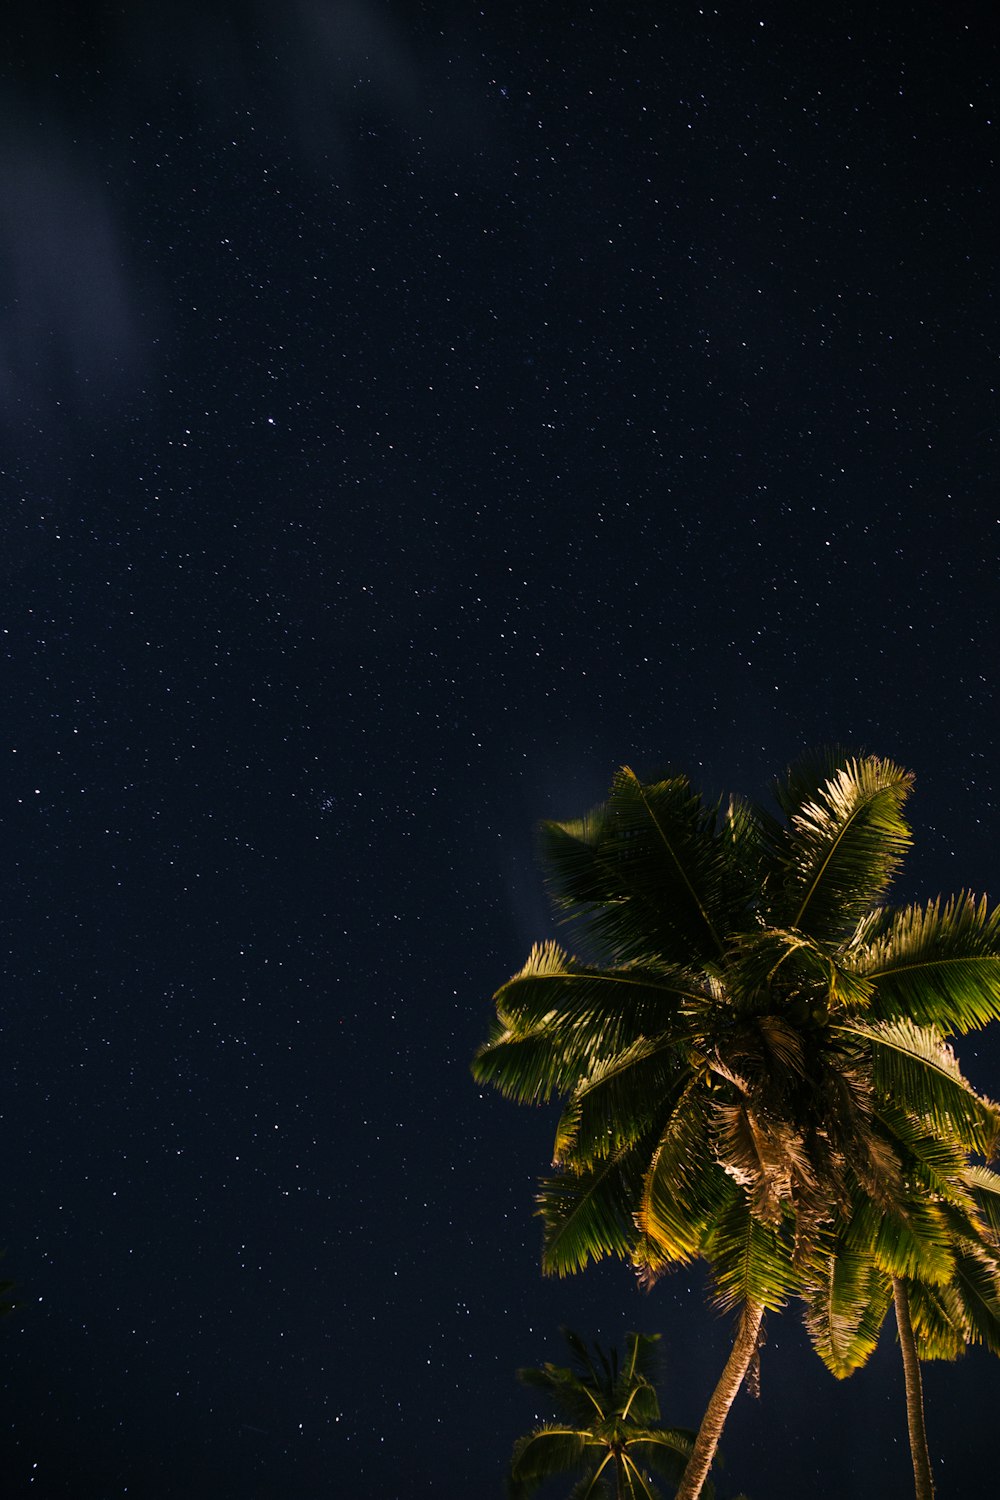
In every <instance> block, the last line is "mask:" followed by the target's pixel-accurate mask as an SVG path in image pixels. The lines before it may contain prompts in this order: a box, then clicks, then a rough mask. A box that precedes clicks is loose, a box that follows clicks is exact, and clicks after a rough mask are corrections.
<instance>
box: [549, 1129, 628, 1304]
mask: <svg viewBox="0 0 1000 1500" xmlns="http://www.w3.org/2000/svg"><path fill="white" fill-rule="evenodd" d="M649 1151H650V1145H649V1142H648V1140H644V1141H639V1142H637V1143H636V1144H635V1145H634V1146H630V1147H628V1148H626V1149H625V1150H623V1151H620V1152H618V1153H617V1155H615V1156H613V1157H610V1158H609V1159H608V1160H607V1161H603V1162H599V1163H597V1164H596V1165H595V1166H593V1167H581V1168H580V1169H579V1170H576V1169H575V1168H572V1167H569V1168H567V1169H566V1170H564V1171H563V1172H560V1173H559V1174H558V1175H557V1176H554V1177H547V1178H543V1179H542V1181H541V1182H540V1183H539V1191H538V1205H539V1207H538V1212H539V1215H540V1217H541V1219H542V1223H543V1225H544V1231H545V1232H544V1239H543V1249H542V1270H543V1271H544V1273H545V1274H546V1275H547V1276H552V1275H555V1276H567V1275H570V1274H572V1273H573V1272H575V1271H582V1270H583V1268H584V1266H585V1265H587V1264H588V1262H589V1261H591V1260H601V1259H603V1258H604V1257H605V1256H607V1255H616V1256H618V1257H619V1258H620V1259H627V1258H629V1257H630V1256H631V1253H632V1249H633V1246H634V1244H635V1241H636V1228H635V1222H634V1219H633V1217H632V1209H633V1205H634V1204H635V1202H636V1200H637V1198H638V1196H639V1191H640V1187H641V1183H642V1169H643V1166H644V1164H645V1162H646V1161H648V1159H649Z"/></svg>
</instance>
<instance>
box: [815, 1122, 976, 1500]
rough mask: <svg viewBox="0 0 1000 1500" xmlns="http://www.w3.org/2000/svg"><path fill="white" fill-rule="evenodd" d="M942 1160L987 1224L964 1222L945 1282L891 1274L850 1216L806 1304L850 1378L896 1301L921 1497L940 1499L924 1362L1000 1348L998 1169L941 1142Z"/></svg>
mask: <svg viewBox="0 0 1000 1500" xmlns="http://www.w3.org/2000/svg"><path fill="white" fill-rule="evenodd" d="M949 1156H950V1160H949ZM937 1166H938V1169H939V1170H945V1171H950V1173H951V1175H952V1177H953V1180H954V1181H955V1182H961V1181H964V1184H965V1187H966V1189H967V1190H968V1192H969V1194H970V1195H971V1197H972V1199H973V1202H974V1205H975V1208H977V1209H978V1214H977V1215H976V1217H977V1218H978V1219H979V1220H980V1222H983V1223H985V1225H986V1226H987V1227H986V1232H985V1234H984V1235H981V1236H980V1237H977V1238H970V1237H969V1233H968V1230H969V1223H968V1220H965V1221H964V1222H962V1221H959V1222H958V1223H956V1225H955V1237H954V1242H953V1245H952V1252H953V1257H954V1265H953V1272H952V1277H951V1280H950V1281H949V1282H948V1283H947V1284H946V1285H943V1286H942V1285H935V1284H934V1283H928V1282H924V1281H921V1280H920V1279H913V1278H904V1277H898V1276H897V1277H891V1276H887V1275H886V1274H885V1273H884V1272H882V1271H881V1270H880V1269H879V1266H878V1264H877V1263H876V1261H875V1259H874V1257H873V1255H872V1253H871V1247H870V1244H869V1245H867V1246H866V1245H865V1243H864V1239H863V1237H859V1236H858V1235H857V1233H856V1232H855V1229H854V1226H853V1225H852V1223H851V1222H850V1220H848V1221H847V1222H846V1223H845V1225H844V1226H843V1227H842V1229H841V1232H840V1234H839V1235H838V1241H837V1245H836V1249H835V1251H834V1253H833V1254H832V1255H831V1257H830V1259H829V1262H828V1264H827V1265H826V1266H825V1267H824V1274H823V1276H822V1278H821V1280H820V1281H819V1282H818V1283H817V1284H816V1286H815V1287H814V1288H812V1289H811V1290H810V1292H809V1294H808V1296H807V1300H806V1311H805V1324H806V1329H807V1331H808V1333H809V1337H810V1339H811V1341H812V1344H813V1347H814V1348H815V1349H816V1352H817V1353H818V1354H819V1356H820V1358H821V1359H822V1360H823V1363H824V1364H825V1365H826V1367H827V1369H829V1370H830V1371H832V1373H833V1374H834V1375H836V1376H837V1377H838V1378H841V1379H843V1378H844V1377H845V1376H848V1375H851V1374H853V1373H854V1371H855V1370H857V1369H858V1368H860V1366H862V1365H863V1364H865V1363H866V1362H867V1360H868V1358H869V1357H870V1355H871V1354H872V1353H873V1352H874V1350H875V1346H876V1344H877V1343H878V1339H879V1336H880V1334H881V1331H882V1327H883V1325H884V1322H885V1319H886V1316H887V1313H888V1309H889V1305H890V1303H891V1304H892V1305H893V1308H894V1311H895V1317H896V1329H897V1334H898V1338H899V1345H900V1352H901V1355H902V1361H903V1376H904V1383H905V1392H906V1414H907V1428H908V1432H909V1438H910V1454H911V1458H912V1462H913V1477H914V1493H915V1496H916V1500H932V1497H933V1494H934V1483H933V1478H932V1474H931V1464H930V1453H929V1450H928V1445H927V1433H926V1426H925V1419H924V1402H923V1382H922V1379H921V1375H920V1362H921V1361H923V1360H935V1359H936V1360H942V1359H947V1360H954V1359H958V1358H960V1356H961V1355H963V1354H964V1353H965V1352H966V1350H967V1349H968V1348H969V1347H970V1346H971V1345H973V1344H983V1345H985V1346H986V1347H987V1348H988V1349H990V1350H991V1351H992V1352H993V1353H994V1354H1000V1251H998V1245H1000V1177H998V1176H997V1175H996V1174H995V1173H993V1172H990V1171H988V1170H987V1169H986V1168H984V1167H979V1166H971V1167H970V1166H967V1165H966V1164H965V1163H964V1162H963V1160H962V1158H961V1154H960V1153H958V1152H955V1151H951V1152H950V1153H949V1152H948V1151H947V1149H946V1148H944V1147H940V1146H939V1155H938V1160H937Z"/></svg>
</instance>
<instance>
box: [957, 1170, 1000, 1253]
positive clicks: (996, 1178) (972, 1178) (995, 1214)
mask: <svg viewBox="0 0 1000 1500" xmlns="http://www.w3.org/2000/svg"><path fill="white" fill-rule="evenodd" d="M964 1182H965V1185H966V1186H967V1187H968V1188H969V1189H970V1190H971V1192H972V1194H973V1197H974V1198H975V1201H976V1207H977V1208H978V1209H979V1212H980V1214H981V1215H982V1217H983V1220H984V1221H985V1224H986V1227H987V1230H988V1233H989V1235H990V1238H991V1240H992V1242H993V1244H995V1245H998V1246H1000V1174H998V1173H996V1172H991V1171H990V1169H989V1167H981V1166H976V1165H972V1164H971V1163H970V1165H969V1166H967V1167H966V1169H965V1172H964Z"/></svg>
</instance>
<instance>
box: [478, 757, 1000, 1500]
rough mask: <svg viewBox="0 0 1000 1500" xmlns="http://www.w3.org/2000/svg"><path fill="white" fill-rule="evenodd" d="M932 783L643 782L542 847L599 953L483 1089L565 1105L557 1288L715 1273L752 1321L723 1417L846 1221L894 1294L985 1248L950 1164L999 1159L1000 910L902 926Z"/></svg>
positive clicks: (525, 995) (522, 1018)
mask: <svg viewBox="0 0 1000 1500" xmlns="http://www.w3.org/2000/svg"><path fill="white" fill-rule="evenodd" d="M911 785H912V777H911V775H910V774H909V773H908V772H906V771H904V770H902V769H901V768H899V767H898V766H895V765H893V764H891V763H890V762H889V761H885V760H881V759H877V758H875V757H871V756H867V757H852V756H849V755H845V754H843V753H838V752H828V753H825V754H822V755H820V756H817V757H814V758H813V759H812V760H810V761H808V762H806V763H803V764H802V765H799V766H797V767H795V768H793V769H792V770H791V771H789V772H788V773H787V775H786V776H785V778H783V780H782V781H781V782H780V783H779V784H778V785H777V786H776V789H775V790H776V797H777V803H778V815H777V816H773V815H771V814H769V813H767V812H764V811H761V810H760V809H757V808H754V807H752V806H750V805H748V804H746V803H744V802H742V801H739V800H738V799H735V798H734V799H731V800H730V801H729V802H728V804H726V805H721V804H720V805H718V806H710V805H707V804H706V803H705V802H704V801H703V799H702V798H701V797H700V796H699V795H698V794H697V793H696V792H695V791H694V790H693V789H692V787H691V785H690V783H689V782H688V780H687V779H686V778H685V777H683V776H672V777H669V778H666V779H663V780H660V781H657V782H654V783H651V784H643V783H641V782H640V781H639V780H638V778H637V777H636V776H635V775H634V773H633V772H632V771H630V770H628V769H627V768H626V769H624V770H622V771H621V772H620V773H619V774H618V775H617V776H616V778H615V780H614V783H613V786H612V789H611V795H610V798H609V800H608V802H607V803H606V804H605V805H604V806H603V807H600V808H598V809H596V810H595V811H594V812H592V813H590V814H589V815H587V816H586V817H584V818H582V819H580V820H578V821H576V822H570V823H548V824H545V825H544V826H543V830H542V838H543V854H544V857H545V862H546V865H547V868H548V873H549V879H550V884H551V889H552V892H553V895H554V897H555V900H556V903H557V906H558V907H559V908H560V909H561V910H562V912H563V913H564V915H565V916H566V917H567V919H569V920H570V921H571V922H573V923H575V924H576V926H577V927H578V928H579V929H582V930H583V931H584V933H585V935H586V940H587V941H588V942H589V943H590V944H591V945H592V947H596V949H597V952H598V957H597V959H596V961H589V962H581V961H578V960H577V959H574V958H571V957H570V956H568V955H567V954H566V953H565V952H564V951H563V950H562V948H560V947H559V946H557V945H556V944H554V943H546V944H543V945H540V946H538V947H536V948H535V949H534V950H533V951H532V953H531V955H530V957H529V959H528V962H527V964H526V965H525V966H524V968H523V969H522V970H521V971H520V972H519V973H518V974H516V975H515V976H514V977H513V978H512V979H511V980H509V981H508V982H507V983H506V984H505V985H503V986H502V987H501V989H500V990H499V991H498V993H497V996H496V1007H497V1023H496V1026H495V1028H494V1031H493V1034H492V1036H491V1037H490V1039H489V1041H488V1042H487V1043H486V1044H485V1045H484V1046H483V1047H482V1048H481V1049H480V1051H479V1052H478V1053H477V1056H476V1059H475V1062H474V1065H473V1068H474V1072H475V1075H476V1077H477V1078H479V1079H481V1080H483V1081H487V1082H490V1083H492V1084H494V1085H495V1086H496V1087H497V1088H499V1089H500V1090H501V1092H503V1093H504V1094H506V1095H507V1096H508V1097H511V1098H514V1099H516V1100H518V1101H521V1102H530V1103H539V1102H542V1101H544V1100H545V1099H547V1098H550V1097H551V1096H553V1095H558V1096H560V1097H561V1098H562V1100H563V1109H562V1113H561V1115H560V1118H559V1122H558V1126H557V1130H556V1138H555V1150H554V1158H555V1167H556V1172H555V1174H554V1175H552V1176H551V1177H549V1178H547V1179H545V1180H543V1182H542V1184H541V1189H540V1195H539V1205H540V1208H539V1211H540V1214H541V1217H542V1220H543V1225H544V1249H543V1266H544V1269H545V1270H546V1271H548V1272H550V1273H552V1272H554V1273H556V1274H560V1275H562V1274H565V1273H567V1272H572V1271H576V1270H579V1269H581V1268H582V1267H583V1266H584V1265H586V1264H587V1262H588V1261H589V1260H591V1259H594V1258H598V1257H601V1256H605V1255H609V1254H610V1255H618V1256H622V1257H625V1258H628V1259H631V1260H632V1262H633V1263H634V1264H635V1265H636V1267H637V1268H638V1269H639V1271H640V1273H641V1274H642V1275H643V1276H644V1277H646V1278H647V1279H648V1280H652V1279H655V1278H656V1277H657V1276H658V1275H660V1274H661V1273H662V1272H664V1271H665V1270H667V1269H669V1268H671V1267H673V1266H677V1265H683V1264H685V1263H687V1262H690V1261H692V1260H693V1259H695V1258H699V1257H700V1258H703V1259H704V1260H705V1261H706V1262H707V1263H708V1265H709V1267H710V1270H711V1274H712V1278H713V1283H714V1293H715V1297H716V1300H717V1302H718V1303H719V1305H721V1306H723V1307H733V1308H739V1309H740V1310H741V1314H742V1320H741V1325H740V1333H739V1336H738V1339H737V1349H736V1350H734V1355H733V1357H732V1359H731V1362H730V1363H731V1365H732V1369H731V1370H730V1367H729V1366H727V1372H728V1375H727V1376H725V1377H724V1379H725V1380H727V1381H728V1384H727V1391H726V1392H725V1393H723V1394H722V1395H720V1392H718V1391H717V1393H716V1395H717V1396H719V1397H720V1401H721V1403H722V1406H721V1418H724V1415H725V1410H727V1409H728V1403H729V1402H731V1400H732V1397H733V1395H735V1391H736V1389H738V1387H739V1384H740V1382H741V1380H742V1378H743V1375H744V1374H745V1372H746V1368H747V1364H748V1362H749V1360H750V1359H751V1358H752V1356H753V1353H754V1351H755V1350H756V1348H757V1342H758V1336H759V1330H760V1323H761V1319H762V1317H763V1315H764V1313H765V1312H766V1311H767V1310H769V1309H777V1308H779V1307H781V1306H782V1305H783V1304H784V1303H785V1302H786V1301H787V1300H788V1298H789V1297H790V1296H791V1295H793V1294H794V1295H805V1294H806V1292H807V1290H808V1289H809V1288H810V1287H812V1288H814V1287H815V1285H816V1283H817V1280H818V1279H820V1278H821V1276H822V1271H823V1267H824V1265H825V1264H826V1263H827V1262H828V1259H829V1255H830V1253H831V1246H832V1242H833V1238H834V1236H835V1235H836V1233H837V1232H838V1230H839V1229H840V1228H841V1227H842V1226H843V1225H844V1224H849V1225H850V1236H852V1237H853V1240H852V1244H853V1247H854V1248H856V1249H863V1250H864V1253H865V1254H866V1255H869V1256H870V1258H871V1260H872V1262H873V1264H874V1265H875V1266H876V1267H877V1269H878V1271H879V1272H880V1273H881V1274H882V1275H883V1276H886V1277H889V1278H920V1279H921V1281H922V1282H923V1283H925V1284H927V1285H931V1286H937V1287H945V1286H947V1285H948V1284H949V1282H950V1281H951V1279H952V1276H953V1272H954V1268H955V1265H956V1258H955V1244H956V1235H958V1236H959V1237H961V1236H964V1237H965V1238H966V1239H967V1240H969V1241H975V1240H981V1239H982V1237H983V1235H984V1234H985V1233H986V1226H985V1224H984V1221H983V1218H982V1213H981V1211H980V1206H979V1203H978V1202H977V1200H976V1198H975V1195H974V1193H973V1192H972V1191H971V1190H970V1188H969V1186H968V1183H967V1182H966V1180H965V1178H964V1176H963V1175H962V1173H961V1172H959V1173H958V1174H956V1171H955V1170H954V1167H955V1163H956V1161H958V1162H959V1163H960V1165H961V1168H962V1171H963V1172H964V1169H965V1166H966V1164H967V1162H968V1156H969V1153H973V1152H974V1153H979V1154H980V1155H981V1156H983V1157H989V1156H990V1154H991V1153H992V1151H993V1147H994V1143H995V1141H996V1138H997V1134H998V1130H1000V1111H998V1109H997V1107H996V1106H995V1105H993V1104H992V1103H991V1102H990V1101H988V1100H986V1099H984V1098H982V1097H980V1096H979V1095H978V1094H977V1093H976V1092H975V1091H974V1090H973V1089H972V1088H971V1086H970V1085H969V1084H968V1082H967V1081H966V1079H965V1078H964V1077H963V1075H962V1073H961V1071H960V1068H959V1065H958V1062H957V1059H956V1058H955V1055H954V1053H953V1052H952V1050H951V1048H950V1046H949V1045H948V1042H947V1038H948V1036H949V1035H951V1034H953V1033H956V1032H964V1031H966V1030H968V1029H970V1028H971V1027H975V1026H980V1025H982V1024H984V1023H985V1022H987V1021H989V1020H992V1019H994V1018H995V1017H997V1016H998V1015H1000V912H998V911H990V910H989V909H988V908H987V906H986V905H985V903H983V902H979V901H976V900H975V899H973V898H972V897H971V896H968V895H962V896H959V897H956V898H952V899H950V900H936V901H931V902H930V903H928V904H925V905H922V906H908V907H903V908H901V909H893V908H891V907H888V906H886V905H885V904H884V898H885V896H886V893H887V891H888V888H889V885H890V883H891V881H892V878H893V876H894V874H895V873H896V871H897V869H898V867H899V864H900V862H901V859H902V857H903V855H904V853H905V851H906V849H907V847H908V845H909V843H910V831H909V828H908V826H907V823H906V821H905V819H904V817H903V806H904V803H905V800H906V798H907V796H908V794H909V791H910V788H911ZM942 1142H946V1143H948V1144H947V1150H945V1148H944V1147H943V1146H942V1144H941V1143H942ZM949 1151H950V1152H951V1155H950V1156H949V1155H948V1152H949ZM981 1170H984V1171H985V1169H981ZM990 1175H992V1174H990ZM714 1400H715V1398H713V1401H714ZM716 1418H720V1412H719V1411H716V1413H715V1417H713V1421H714V1420H716ZM721 1418H720V1425H721ZM706 1420H707V1418H706ZM703 1430H704V1424H703ZM717 1435H718V1434H717V1433H716V1435H715V1441H717ZM700 1441H701V1440H700V1439H699V1442H700ZM706 1446H710V1444H709V1440H708V1439H706V1444H705V1445H702V1447H703V1448H704V1447H706ZM705 1459H706V1453H705V1451H702V1450H701V1449H699V1451H698V1452H697V1453H696V1460H697V1466H698V1467H699V1468H700V1470H701V1471H702V1476H703V1474H704V1473H707V1462H706V1461H705ZM708 1459H709V1461H710V1454H709V1455H708ZM692 1463H693V1464H695V1460H692ZM689 1477H690V1476H689ZM700 1483H701V1480H700V1479H697V1480H692V1481H691V1486H690V1488H689V1489H688V1490H683V1489H682V1494H684V1495H685V1497H686V1495H687V1494H688V1493H690V1494H691V1495H694V1494H697V1493H698V1492H699V1487H700Z"/></svg>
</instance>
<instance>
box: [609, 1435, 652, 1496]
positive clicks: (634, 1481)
mask: <svg viewBox="0 0 1000 1500" xmlns="http://www.w3.org/2000/svg"><path fill="white" fill-rule="evenodd" d="M629 1448H630V1445H628V1444H626V1446H625V1447H624V1448H623V1449H622V1452H621V1458H620V1460H619V1462H620V1463H621V1464H622V1467H623V1469H624V1473H623V1476H622V1477H623V1478H624V1479H625V1481H626V1483H627V1484H628V1487H629V1493H630V1495H632V1496H634V1497H635V1500H660V1492H659V1490H658V1489H657V1488H656V1485H655V1484H654V1483H653V1481H652V1480H651V1479H650V1477H649V1475H648V1474H644V1473H643V1472H642V1470H641V1469H640V1468H639V1465H638V1464H637V1463H636V1462H635V1459H634V1458H633V1457H632V1454H631V1452H630V1451H629Z"/></svg>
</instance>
